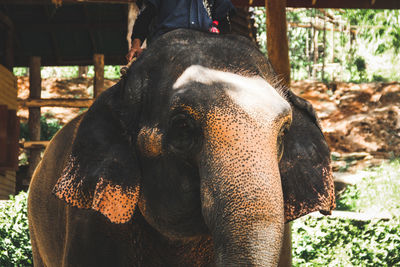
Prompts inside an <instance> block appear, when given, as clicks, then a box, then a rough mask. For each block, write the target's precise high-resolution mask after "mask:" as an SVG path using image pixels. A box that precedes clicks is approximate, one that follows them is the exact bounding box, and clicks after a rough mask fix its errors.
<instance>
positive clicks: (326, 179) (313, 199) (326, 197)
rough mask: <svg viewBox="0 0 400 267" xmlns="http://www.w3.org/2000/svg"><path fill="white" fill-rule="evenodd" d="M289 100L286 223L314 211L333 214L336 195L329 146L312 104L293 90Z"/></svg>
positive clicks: (284, 176)
mask: <svg viewBox="0 0 400 267" xmlns="http://www.w3.org/2000/svg"><path fill="white" fill-rule="evenodd" d="M288 100H289V102H290V105H291V106H292V112H293V117H292V118H293V120H292V125H291V127H290V129H289V131H288V132H287V134H286V135H285V140H284V154H283V157H282V160H281V161H280V163H279V169H280V173H281V179H282V188H283V195H284V205H285V220H286V221H291V220H294V219H296V218H298V217H301V216H303V215H306V214H308V213H310V212H313V211H320V212H321V213H323V214H330V212H331V210H332V209H334V208H335V192H334V184H333V177H332V169H331V165H330V151H329V148H328V145H327V143H326V141H325V138H324V136H323V134H322V131H321V127H320V125H319V122H318V119H317V116H316V113H315V111H314V109H313V107H312V106H311V104H310V103H309V102H308V101H306V100H305V99H302V98H300V97H298V96H296V95H295V94H294V93H293V92H291V91H290V90H289V91H288Z"/></svg>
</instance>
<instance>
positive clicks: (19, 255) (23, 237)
mask: <svg viewBox="0 0 400 267" xmlns="http://www.w3.org/2000/svg"><path fill="white" fill-rule="evenodd" d="M27 195H28V194H27V193H25V192H22V193H20V194H19V195H17V196H15V197H11V199H10V200H9V201H6V202H3V203H2V204H1V205H0V266H4V267H9V266H10V267H11V266H32V249H31V244H30V238H29V230H28V217H27Z"/></svg>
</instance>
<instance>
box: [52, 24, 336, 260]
mask: <svg viewBox="0 0 400 267" xmlns="http://www.w3.org/2000/svg"><path fill="white" fill-rule="evenodd" d="M329 164H330V159H329V149H328V147H327V144H326V142H325V140H324V137H323V135H322V133H321V130H320V128H319V126H318V122H317V119H316V115H315V113H314V111H313V109H312V107H311V105H310V104H309V103H308V102H306V101H305V100H303V99H301V98H299V97H297V96H295V95H294V94H293V93H292V92H291V91H290V90H289V89H287V88H285V87H283V86H280V85H279V82H277V78H276V75H275V74H274V72H273V70H272V68H271V67H270V65H269V63H268V60H267V59H266V58H265V57H264V56H263V55H262V54H261V53H260V52H259V51H258V49H257V48H256V47H255V46H254V45H253V44H252V43H251V42H250V41H248V40H246V39H244V38H241V37H237V36H214V35H210V34H206V33H200V32H195V31H189V30H177V31H173V32H171V33H168V34H165V35H164V36H162V37H160V38H159V39H158V40H157V41H156V42H155V43H154V44H153V45H152V46H151V47H150V48H149V49H148V50H147V51H146V52H144V53H143V54H142V56H141V57H140V58H139V59H138V60H137V62H135V64H134V65H133V66H132V67H131V68H130V70H129V72H128V74H127V76H126V77H125V78H123V79H122V80H121V81H120V82H119V83H117V84H116V85H115V86H113V87H112V88H110V89H108V90H107V91H106V92H104V93H103V94H102V95H101V96H100V97H99V98H98V99H97V100H96V101H95V103H94V104H93V105H92V107H90V109H89V110H88V112H87V113H86V114H85V116H84V117H83V119H82V121H81V123H80V126H79V128H78V130H77V133H76V137H75V140H74V143H73V147H72V152H71V155H70V158H69V162H68V164H67V166H66V167H65V170H64V172H63V174H62V176H61V177H60V178H59V180H58V182H57V184H56V185H55V187H54V191H53V192H54V193H55V195H56V196H58V197H59V198H60V199H63V200H64V201H66V202H67V203H68V204H70V205H72V206H76V207H78V208H83V209H94V210H97V211H99V212H101V213H102V214H103V215H104V216H105V217H107V218H108V219H109V220H110V221H111V222H112V223H126V222H128V221H130V220H131V218H132V217H133V215H134V214H141V215H142V216H143V217H144V219H145V220H146V222H147V223H148V224H149V225H150V226H152V227H153V228H155V229H156V230H157V231H158V232H160V233H161V234H162V235H164V236H165V237H166V238H168V239H171V240H190V239H192V238H195V237H198V236H204V235H210V236H211V237H212V240H213V247H214V261H215V263H216V264H217V265H218V266H236V265H245V266H266V265H273V264H276V263H277V261H278V257H279V251H280V247H281V239H282V234H283V233H282V232H283V225H284V223H285V221H286V222H287V221H290V220H293V219H295V218H298V217H300V216H302V215H304V214H307V213H309V212H312V211H316V210H320V211H322V212H329V211H330V210H331V209H332V208H333V207H334V192H333V182H332V176H331V169H330V165H329ZM133 223H134V222H133Z"/></svg>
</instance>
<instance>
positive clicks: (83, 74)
mask: <svg viewBox="0 0 400 267" xmlns="http://www.w3.org/2000/svg"><path fill="white" fill-rule="evenodd" d="M87 72H88V66H79V67H78V77H79V78H82V77H86V75H87Z"/></svg>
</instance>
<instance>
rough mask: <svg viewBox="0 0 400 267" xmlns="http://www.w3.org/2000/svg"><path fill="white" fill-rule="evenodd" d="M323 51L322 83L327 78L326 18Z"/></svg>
mask: <svg viewBox="0 0 400 267" xmlns="http://www.w3.org/2000/svg"><path fill="white" fill-rule="evenodd" d="M323 50H324V51H322V53H323V54H322V69H321V81H324V78H325V57H326V54H325V51H326V18H325V17H324V35H323Z"/></svg>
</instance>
